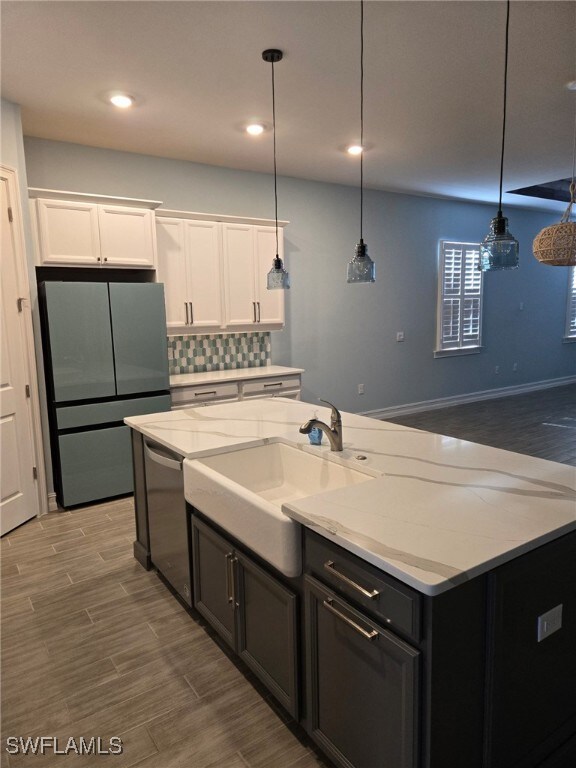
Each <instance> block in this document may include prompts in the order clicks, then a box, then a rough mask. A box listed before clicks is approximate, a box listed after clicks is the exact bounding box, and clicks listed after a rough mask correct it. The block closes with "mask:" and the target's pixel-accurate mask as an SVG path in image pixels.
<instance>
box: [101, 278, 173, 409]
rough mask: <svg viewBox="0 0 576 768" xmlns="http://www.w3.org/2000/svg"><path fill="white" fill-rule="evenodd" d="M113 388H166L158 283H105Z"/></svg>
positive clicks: (124, 390) (122, 390) (126, 391)
mask: <svg viewBox="0 0 576 768" xmlns="http://www.w3.org/2000/svg"><path fill="white" fill-rule="evenodd" d="M109 288H110V314H111V317H112V337H113V344H114V360H115V364H116V392H117V394H119V395H129V394H132V393H135V392H156V391H158V390H168V389H169V387H170V382H169V378H168V342H167V338H166V310H165V308H164V286H163V284H162V283H109Z"/></svg>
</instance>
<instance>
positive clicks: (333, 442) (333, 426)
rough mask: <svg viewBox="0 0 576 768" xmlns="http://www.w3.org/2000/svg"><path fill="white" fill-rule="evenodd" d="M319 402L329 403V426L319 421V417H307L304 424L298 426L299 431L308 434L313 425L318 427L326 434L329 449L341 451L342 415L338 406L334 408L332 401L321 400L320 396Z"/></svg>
mask: <svg viewBox="0 0 576 768" xmlns="http://www.w3.org/2000/svg"><path fill="white" fill-rule="evenodd" d="M320 402H321V403H326V405H329V406H330V408H332V413H331V415H330V426H328V424H325V423H324V422H323V421H320V419H308V421H307V422H306V423H305V424H302V426H301V427H300V432H301V433H302V434H303V435H309V434H310V432H311V431H312V430H313V429H314V427H317V428H318V429H321V430H322V432H324V434H325V435H326V437H327V438H328V441H329V442H330V450H331V451H341V450H342V416H341V415H340V411H339V410H338V408H336V406H335V405H332V403H329V402H328V400H322V398H320Z"/></svg>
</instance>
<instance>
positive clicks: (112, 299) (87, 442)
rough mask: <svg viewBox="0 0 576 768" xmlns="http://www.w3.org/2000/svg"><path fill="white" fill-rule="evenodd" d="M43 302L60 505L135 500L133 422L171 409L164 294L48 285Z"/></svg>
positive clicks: (138, 287)
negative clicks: (132, 497)
mask: <svg viewBox="0 0 576 768" xmlns="http://www.w3.org/2000/svg"><path fill="white" fill-rule="evenodd" d="M39 301H40V309H41V318H42V341H43V348H44V366H45V375H46V388H47V397H48V417H49V423H50V443H51V452H52V465H53V475H54V489H55V491H56V498H57V501H58V503H59V505H60V506H62V507H65V508H66V507H72V506H76V505H78V504H85V503H88V502H93V501H97V500H101V499H106V498H110V497H113V496H120V495H123V494H128V493H132V491H133V476H132V448H131V441H130V430H129V427H127V426H125V425H124V423H123V419H124V418H125V417H127V416H136V415H140V414H146V413H157V412H160V411H168V410H170V391H169V377H168V351H167V339H166V318H165V309H164V286H163V285H162V284H161V283H124V282H111V283H100V282H93V283H88V282H58V281H46V282H43V283H41V284H40V285H39Z"/></svg>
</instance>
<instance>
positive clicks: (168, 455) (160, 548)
mask: <svg viewBox="0 0 576 768" xmlns="http://www.w3.org/2000/svg"><path fill="white" fill-rule="evenodd" d="M144 461H145V466H146V495H147V500H148V529H149V533H150V556H151V560H152V563H153V564H154V566H155V567H156V568H157V570H158V571H159V572H160V573H161V574H162V576H164V578H165V579H166V580H167V581H168V582H169V583H170V584H171V585H172V587H174V589H175V590H176V592H178V594H179V595H180V596H181V597H182V599H183V600H184V601H185V602H186V603H187V604H188V605H192V590H191V588H190V584H191V580H190V555H189V547H188V542H189V536H188V525H189V522H188V515H187V513H186V501H185V499H184V475H183V472H182V456H179V455H178V454H174V453H172V452H171V451H169V450H167V449H166V448H164V447H163V446H160V445H158V444H157V443H153V442H151V441H149V440H147V439H145V440H144Z"/></svg>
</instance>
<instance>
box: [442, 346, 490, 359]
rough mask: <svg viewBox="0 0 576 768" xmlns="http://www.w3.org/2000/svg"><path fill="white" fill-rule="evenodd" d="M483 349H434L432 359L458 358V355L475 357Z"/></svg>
mask: <svg viewBox="0 0 576 768" xmlns="http://www.w3.org/2000/svg"><path fill="white" fill-rule="evenodd" d="M482 349H483V347H458V348H456V349H436V350H434V357H459V356H460V355H477V354H478V353H479V352H481V351H482Z"/></svg>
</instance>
